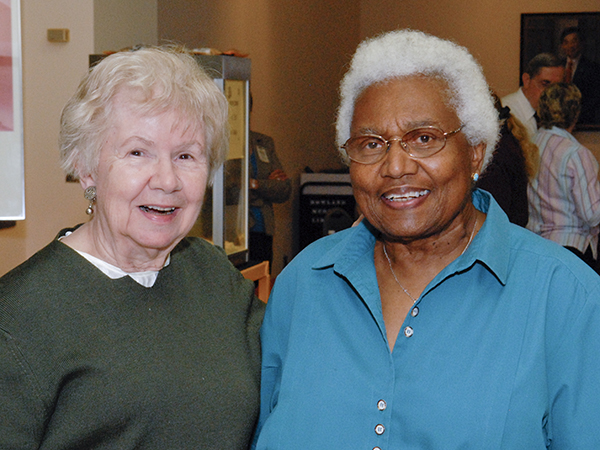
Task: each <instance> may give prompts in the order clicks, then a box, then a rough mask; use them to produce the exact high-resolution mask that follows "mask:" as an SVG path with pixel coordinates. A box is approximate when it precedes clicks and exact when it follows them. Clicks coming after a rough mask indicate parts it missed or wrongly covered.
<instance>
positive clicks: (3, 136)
mask: <svg viewBox="0 0 600 450" xmlns="http://www.w3.org/2000/svg"><path fill="white" fill-rule="evenodd" d="M21 66H22V64H21V19H20V5H19V0H0V221H8V220H22V219H24V218H25V170H24V157H23V89H22V76H21Z"/></svg>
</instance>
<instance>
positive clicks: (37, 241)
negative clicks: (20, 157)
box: [0, 0, 93, 275]
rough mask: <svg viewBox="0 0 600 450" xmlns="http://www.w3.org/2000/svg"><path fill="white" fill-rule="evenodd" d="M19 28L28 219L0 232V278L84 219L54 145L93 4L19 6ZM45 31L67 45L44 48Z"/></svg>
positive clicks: (53, 1) (84, 51) (87, 41)
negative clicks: (64, 34)
mask: <svg viewBox="0 0 600 450" xmlns="http://www.w3.org/2000/svg"><path fill="white" fill-rule="evenodd" d="M21 23H22V26H21V32H22V47H23V48H22V54H23V86H24V87H23V96H24V99H23V110H24V111H23V114H24V124H23V127H24V141H25V186H26V188H25V202H26V203H25V207H26V215H27V219H26V220H25V221H20V222H17V226H16V227H14V228H9V229H4V230H0V249H1V254H2V257H1V258H0V275H1V274H4V273H5V272H7V271H8V270H9V269H11V268H12V267H14V266H16V265H17V264H19V263H20V262H22V261H23V260H25V259H26V258H28V257H29V256H31V255H32V254H33V253H35V252H36V251H37V250H39V249H40V248H42V247H43V246H44V245H45V244H47V243H48V242H50V240H52V238H53V237H54V236H55V235H56V233H57V232H58V231H59V230H60V229H61V228H64V227H67V226H71V225H74V224H76V223H79V222H82V221H83V220H85V217H86V216H85V213H84V210H85V201H84V199H83V196H82V191H81V188H80V187H79V185H78V184H74V183H66V182H65V179H64V175H63V174H62V171H61V170H60V168H59V167H58V151H57V143H56V142H57V136H58V128H59V118H60V111H61V108H62V105H64V103H65V102H66V101H67V99H68V98H69V96H70V95H71V94H72V92H74V91H75V88H76V87H77V84H78V82H79V78H80V77H81V75H82V74H83V73H84V71H85V70H86V67H87V55H88V54H89V53H90V52H92V50H93V34H92V33H93V4H92V0H22V1H21ZM48 28H69V29H70V30H71V42H68V43H64V44H56V43H50V42H48V41H47V40H46V29H48Z"/></svg>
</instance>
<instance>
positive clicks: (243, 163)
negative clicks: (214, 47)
mask: <svg viewBox="0 0 600 450" xmlns="http://www.w3.org/2000/svg"><path fill="white" fill-rule="evenodd" d="M195 57H196V60H197V61H198V63H199V64H200V65H201V66H202V67H203V68H205V69H206V70H207V71H208V72H209V74H210V75H211V77H212V78H213V79H214V81H215V83H216V84H217V85H218V86H219V87H220V88H221V89H222V91H223V93H224V94H225V96H226V97H227V101H228V102H229V128H230V131H229V154H228V156H227V160H226V161H225V164H224V166H223V167H221V168H220V169H219V171H218V172H217V174H216V176H215V178H214V181H213V184H212V186H210V187H209V188H208V189H207V192H206V196H205V199H204V205H203V207H202V211H201V212H200V216H199V217H198V220H197V221H196V224H195V225H194V227H193V228H192V230H191V231H190V235H191V236H198V237H201V238H204V239H206V240H208V241H210V242H212V243H213V244H215V245H218V246H220V247H223V248H224V249H225V252H226V253H227V256H228V257H229V259H230V260H231V261H232V263H233V264H235V265H240V264H243V263H245V262H247V261H248V136H249V131H250V130H249V114H250V108H249V104H250V102H249V99H250V92H249V84H250V64H251V63H250V60H249V59H247V58H239V57H235V56H225V55H195Z"/></svg>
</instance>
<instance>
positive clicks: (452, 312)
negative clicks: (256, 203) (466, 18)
mask: <svg viewBox="0 0 600 450" xmlns="http://www.w3.org/2000/svg"><path fill="white" fill-rule="evenodd" d="M340 92H341V104H340V107H339V110H338V118H337V142H338V145H339V147H340V151H341V154H342V156H343V158H344V159H345V160H346V161H347V162H348V164H349V166H350V177H351V180H352V185H353V189H354V195H355V197H356V201H357V204H358V206H359V207H360V210H361V212H362V214H363V215H364V220H363V221H362V222H361V223H360V224H359V225H357V226H355V227H353V228H350V229H348V230H344V231H342V232H339V233H336V234H334V235H332V236H328V237H325V238H323V239H321V240H319V241H317V242H315V243H313V244H312V245H310V246H309V247H307V248H306V249H305V250H304V251H303V252H302V253H301V254H299V255H298V256H297V257H296V258H295V260H294V261H292V263H291V264H289V265H288V266H287V267H286V268H285V269H284V270H283V272H282V273H281V274H280V275H279V276H278V277H277V281H276V283H275V286H274V289H273V291H272V294H271V298H270V300H269V304H268V306H267V312H266V315H265V320H264V322H263V326H262V331H261V340H262V352H263V362H262V380H261V415H260V419H259V427H258V430H257V437H256V439H255V444H254V445H255V448H257V449H259V450H264V449H270V448H277V449H287V450H290V449H303V450H304V449H315V448H336V449H350V448H353V449H354V448H356V449H358V448H362V449H367V448H368V449H384V450H385V449H401V448H402V449H409V448H410V449H458V448H472V449H483V448H486V449H487V448H494V449H501V448H502V449H517V448H522V449H528V450H532V449H546V448H552V449H566V448H600V431H598V427H597V424H596V422H597V419H598V417H600V402H599V401H598V399H599V398H600V383H599V382H598V375H597V374H598V372H599V371H600V346H598V345H596V342H598V341H599V340H600V278H598V276H597V275H596V274H595V273H594V272H593V271H592V270H591V269H590V268H589V267H588V266H587V265H585V264H584V263H583V262H582V261H581V260H579V259H578V258H576V257H575V256H574V255H572V254H571V253H570V252H568V251H566V250H565V249H563V248H561V247H560V246H558V245H556V244H553V243H551V242H549V241H547V240H544V239H541V238H540V237H539V236H535V235H534V234H533V233H531V232H529V231H527V230H525V229H523V228H521V227H518V226H516V225H514V224H511V223H510V222H509V221H508V218H507V217H506V215H505V214H504V212H503V211H502V209H501V208H500V207H499V206H498V204H497V203H496V202H495V201H494V199H493V198H492V197H491V196H490V195H489V194H488V193H486V192H484V191H481V190H478V189H475V188H474V187H473V186H474V181H475V180H476V179H477V178H478V174H479V173H481V171H482V169H483V168H484V166H485V164H486V161H487V160H488V159H489V157H490V155H491V153H492V151H493V149H494V145H495V143H496V139H497V135H498V115H497V112H496V110H495V108H494V104H493V100H492V97H491V94H490V90H489V88H488V85H487V83H486V81H485V78H484V76H483V73H482V70H481V68H480V67H479V65H478V64H477V62H476V61H475V60H474V58H473V57H472V56H471V55H470V54H469V52H468V51H467V50H466V49H464V48H463V47H460V46H458V45H456V44H454V43H452V42H449V41H447V40H442V39H439V38H436V37H434V36H430V35H427V34H424V33H421V32H418V31H410V30H401V31H395V32H390V33H386V34H383V35H381V36H379V37H376V38H373V39H369V40H366V41H365V42H363V43H362V44H360V46H359V47H358V49H357V51H356V53H355V55H354V57H353V59H352V63H351V65H350V68H349V70H348V72H347V74H346V75H345V77H344V79H343V81H342V84H341V90H340Z"/></svg>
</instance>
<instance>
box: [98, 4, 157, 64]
mask: <svg viewBox="0 0 600 450" xmlns="http://www.w3.org/2000/svg"><path fill="white" fill-rule="evenodd" d="M156 2H157V0H135V1H123V0H94V52H95V53H102V52H104V51H108V50H120V49H122V48H125V47H132V46H134V45H136V44H148V45H156V44H157V43H158V29H157V22H156V14H157V3H156Z"/></svg>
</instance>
